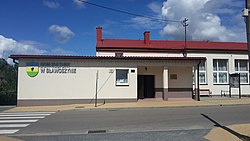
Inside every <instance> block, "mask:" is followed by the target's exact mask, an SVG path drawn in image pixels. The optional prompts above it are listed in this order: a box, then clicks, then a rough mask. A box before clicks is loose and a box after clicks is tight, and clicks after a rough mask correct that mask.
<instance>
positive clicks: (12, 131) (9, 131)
mask: <svg viewBox="0 0 250 141" xmlns="http://www.w3.org/2000/svg"><path fill="white" fill-rule="evenodd" d="M17 131H19V129H15V130H0V135H1V134H14V133H16V132H17Z"/></svg>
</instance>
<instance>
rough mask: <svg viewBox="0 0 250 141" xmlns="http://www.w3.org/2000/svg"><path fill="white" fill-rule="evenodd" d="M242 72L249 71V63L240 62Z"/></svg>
mask: <svg viewBox="0 0 250 141" xmlns="http://www.w3.org/2000/svg"><path fill="white" fill-rule="evenodd" d="M240 71H247V61H246V60H240Z"/></svg>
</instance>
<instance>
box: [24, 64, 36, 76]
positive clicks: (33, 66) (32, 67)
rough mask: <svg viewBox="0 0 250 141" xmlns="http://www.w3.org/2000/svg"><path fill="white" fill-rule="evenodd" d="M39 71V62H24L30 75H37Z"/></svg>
mask: <svg viewBox="0 0 250 141" xmlns="http://www.w3.org/2000/svg"><path fill="white" fill-rule="evenodd" d="M38 72H39V63H37V62H28V63H26V73H27V74H28V76H30V77H35V76H37V74H38Z"/></svg>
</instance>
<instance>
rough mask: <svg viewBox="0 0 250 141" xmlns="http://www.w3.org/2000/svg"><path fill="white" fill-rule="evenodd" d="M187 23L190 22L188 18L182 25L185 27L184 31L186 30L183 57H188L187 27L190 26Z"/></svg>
mask: <svg viewBox="0 0 250 141" xmlns="http://www.w3.org/2000/svg"><path fill="white" fill-rule="evenodd" d="M187 21H188V19H187V18H184V20H183V21H182V25H183V27H184V30H185V35H184V41H185V44H184V51H183V57H187V52H186V47H187V26H188V23H187Z"/></svg>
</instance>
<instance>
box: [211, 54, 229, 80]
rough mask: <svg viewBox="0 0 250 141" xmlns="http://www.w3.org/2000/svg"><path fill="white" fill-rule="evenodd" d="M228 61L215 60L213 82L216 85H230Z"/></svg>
mask: <svg viewBox="0 0 250 141" xmlns="http://www.w3.org/2000/svg"><path fill="white" fill-rule="evenodd" d="M227 62H228V61H227V60H226V59H214V60H213V82H214V83H215V84H226V83H228V67H227V64H228V63H227Z"/></svg>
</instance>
